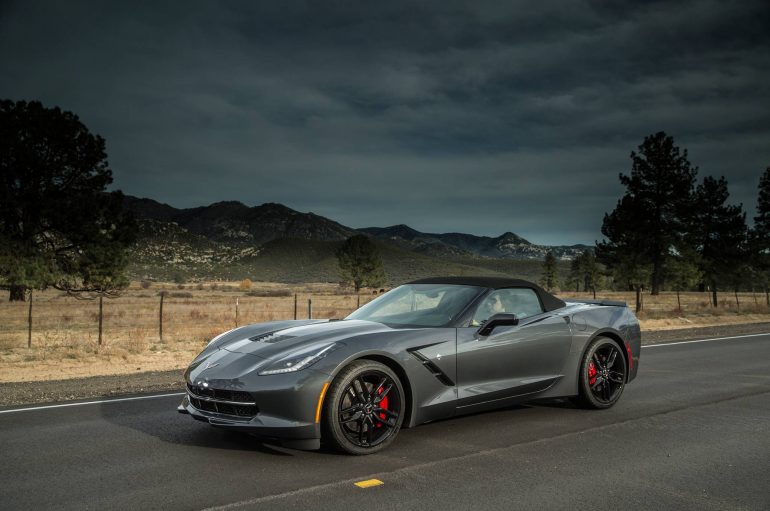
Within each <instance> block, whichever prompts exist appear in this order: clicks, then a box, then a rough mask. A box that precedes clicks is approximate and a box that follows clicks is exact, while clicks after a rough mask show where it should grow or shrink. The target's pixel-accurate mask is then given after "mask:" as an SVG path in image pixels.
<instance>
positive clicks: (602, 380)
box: [178, 277, 641, 454]
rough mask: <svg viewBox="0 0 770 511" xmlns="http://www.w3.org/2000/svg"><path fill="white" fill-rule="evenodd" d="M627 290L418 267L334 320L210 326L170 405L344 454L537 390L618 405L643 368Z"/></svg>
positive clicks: (270, 437)
mask: <svg viewBox="0 0 770 511" xmlns="http://www.w3.org/2000/svg"><path fill="white" fill-rule="evenodd" d="M640 348H641V332H640V329H639V323H638V322H637V320H636V317H635V316H634V314H633V313H632V312H631V311H630V310H629V309H628V308H627V307H626V306H625V303H623V302H610V301H592V302H590V301H585V302H579V301H570V302H566V303H565V302H564V301H562V300H560V299H558V298H556V297H554V296H553V295H551V294H549V293H547V292H546V291H544V290H543V289H541V288H540V287H538V286H537V285H535V284H532V283H530V282H526V281H523V280H514V279H504V278H483V277H475V278H474V277H443V278H431V279H423V280H417V281H414V282H411V283H409V284H405V285H403V286H400V287H397V288H395V289H393V290H392V291H389V292H388V293H385V294H383V295H381V296H380V297H378V298H376V299H375V300H373V301H372V302H370V303H368V304H366V305H365V306H363V307H361V308H360V309H358V310H357V311H355V312H353V313H352V314H351V315H349V316H348V317H347V318H345V319H343V320H299V321H272V322H269V323H259V324H253V325H248V326H243V327H240V328H236V329H235V330H230V331H229V332H225V333H223V334H221V335H219V336H217V337H215V338H214V339H213V340H212V341H211V342H210V343H209V345H208V346H207V347H206V348H205V349H204V350H203V352H202V353H201V354H200V355H198V356H197V357H196V358H195V360H193V362H192V364H191V365H190V367H189V368H188V369H187V371H186V372H185V379H186V382H187V395H186V396H185V397H184V398H183V400H182V404H181V405H180V406H179V408H178V410H179V412H181V413H186V414H190V415H192V416H193V417H194V418H195V419H198V420H201V421H205V422H208V423H209V424H211V425H213V426H218V427H222V428H228V429H232V430H238V431H244V432H248V433H251V434H254V435H257V436H259V437H261V438H263V439H264V440H265V441H268V442H270V441H277V442H280V443H283V444H284V445H287V446H290V447H295V448H301V449H317V448H319V447H320V445H321V444H320V442H321V440H323V441H324V442H325V443H328V444H329V445H331V446H333V447H336V448H338V449H340V450H342V451H345V452H348V453H351V454H370V453H374V452H377V451H379V450H381V449H383V448H385V447H386V446H387V445H388V444H390V443H391V442H392V441H393V440H394V439H395V437H396V435H397V434H398V431H399V429H400V428H402V427H412V426H416V425H418V424H421V423H424V422H428V421H433V420H436V419H443V418H446V417H451V416H455V415H460V414H465V413H473V412H478V411H481V410H486V409H491V408H498V407H504V406H509V405H511V404H514V403H518V402H522V401H528V400H533V399H541V398H555V397H572V398H573V399H574V400H575V401H576V402H577V403H578V404H580V405H582V406H585V407H588V408H609V407H610V406H612V405H614V404H615V403H616V402H617V401H618V399H619V398H620V395H621V394H622V393H623V388H624V387H625V385H626V383H628V382H629V381H631V380H633V379H634V377H635V376H636V373H637V369H638V367H639V355H640V351H641V349H640Z"/></svg>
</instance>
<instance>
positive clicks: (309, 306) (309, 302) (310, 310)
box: [307, 298, 313, 319]
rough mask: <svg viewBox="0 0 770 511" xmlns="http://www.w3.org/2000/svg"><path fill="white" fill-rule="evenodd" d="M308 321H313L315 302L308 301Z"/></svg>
mask: <svg viewBox="0 0 770 511" xmlns="http://www.w3.org/2000/svg"><path fill="white" fill-rule="evenodd" d="M307 319H313V300H312V299H311V298H308V299H307Z"/></svg>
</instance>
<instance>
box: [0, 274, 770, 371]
mask: <svg viewBox="0 0 770 511" xmlns="http://www.w3.org/2000/svg"><path fill="white" fill-rule="evenodd" d="M145 286H147V284H145ZM145 286H142V285H141V284H140V283H133V284H132V285H131V287H130V288H129V289H128V290H127V291H126V292H125V293H124V294H123V296H121V297H119V298H115V299H105V300H104V302H103V315H102V344H101V345H99V343H98V337H99V335H98V332H99V303H98V301H91V300H77V299H75V298H72V297H69V296H65V295H63V294H62V293H60V292H58V291H46V292H36V293H34V295H33V301H32V337H31V347H30V348H28V347H27V342H28V317H29V304H28V303H10V302H7V301H2V302H0V382H10V381H37V380H48V379H61V378H72V377H81V376H95V375H104V374H127V373H133V372H140V371H155V370H169V369H182V368H184V367H185V366H186V364H187V363H188V362H189V361H190V360H191V359H192V358H193V357H194V356H195V355H196V354H197V353H198V352H199V351H200V350H201V349H202V347H203V346H204V345H205V344H206V342H208V340H209V339H211V338H212V337H213V336H215V335H217V334H218V333H221V332H222V331H225V330H228V329H230V328H233V327H234V326H236V324H240V325H243V324H247V323H253V322H260V321H269V320H275V319H293V318H294V316H295V305H294V304H295V295H296V296H297V317H298V318H306V317H308V300H309V299H310V300H312V314H313V317H314V318H342V317H344V316H346V315H347V314H349V313H350V312H351V311H353V310H355V308H356V307H357V305H358V303H359V300H360V303H361V304H364V303H366V302H367V301H369V300H371V299H372V298H374V296H375V295H374V294H373V290H367V291H365V292H362V293H361V295H360V297H358V296H356V295H354V294H352V293H351V290H349V289H342V288H340V287H339V286H338V285H336V284H306V285H287V284H275V283H254V284H251V285H246V284H242V283H239V282H227V283H221V282H219V283H207V284H187V285H176V284H171V283H152V284H150V285H149V287H145ZM161 293H165V296H164V297H163V323H162V326H163V338H162V340H161V338H160V324H159V323H160V321H159V320H160V310H159V309H160V301H161V300H160V295H161ZM560 296H561V297H563V298H565V299H569V298H572V297H574V298H590V296H588V295H586V294H585V293H579V294H576V293H562V294H561V295H560ZM597 296H598V297H599V298H608V299H615V300H625V301H627V302H628V303H629V304H630V305H632V304H633V300H634V296H633V293H617V292H601V293H599V294H598V295H597ZM681 300H682V310H681V311H679V310H678V308H677V302H676V295H675V294H674V293H664V294H662V295H660V296H649V295H645V297H644V307H645V309H644V311H642V313H641V314H640V315H639V318H640V321H641V323H642V328H643V329H644V330H659V329H669V328H687V327H693V326H712V325H722V324H729V323H751V322H760V321H770V309H768V307H767V306H765V305H764V303H765V302H764V296H763V295H759V294H757V295H755V294H753V293H742V294H739V302H740V304H739V305H736V302H735V297H734V296H733V295H730V294H723V295H721V296H720V302H721V303H720V307H719V308H716V309H715V308H713V307H710V306H709V300H708V296H707V295H706V294H705V293H683V294H682V295H681Z"/></svg>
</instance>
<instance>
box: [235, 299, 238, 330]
mask: <svg viewBox="0 0 770 511" xmlns="http://www.w3.org/2000/svg"><path fill="white" fill-rule="evenodd" d="M235 328H238V297H237V296H236V297H235Z"/></svg>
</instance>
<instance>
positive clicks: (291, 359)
mask: <svg viewBox="0 0 770 511" xmlns="http://www.w3.org/2000/svg"><path fill="white" fill-rule="evenodd" d="M342 346H344V345H343V344H340V343H334V344H330V345H328V346H321V347H320V348H313V349H311V350H306V351H303V352H300V353H292V354H291V355H289V356H287V357H285V358H282V359H280V360H278V361H276V362H273V363H272V364H270V365H269V366H267V367H265V368H264V369H263V370H261V371H260V372H259V374H260V376H266V375H269V374H283V373H293V372H294V371H299V370H301V369H304V368H306V367H310V366H311V365H313V364H315V363H316V362H318V361H319V360H321V359H322V358H324V357H325V356H326V355H328V354H329V353H331V352H332V351H334V350H336V349H337V348H341V347H342Z"/></svg>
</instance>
